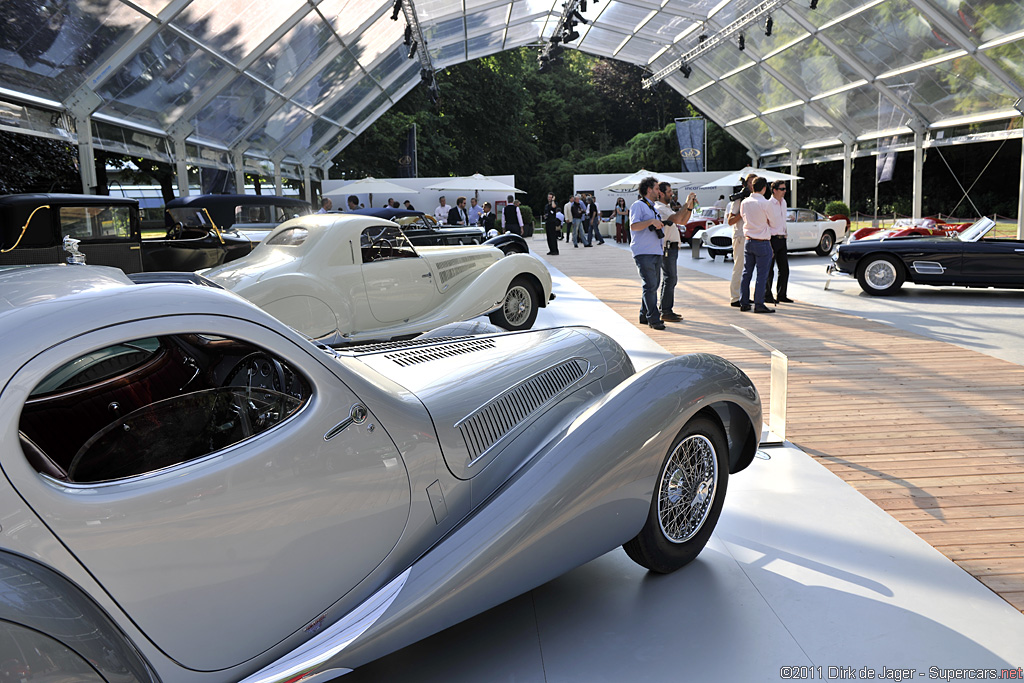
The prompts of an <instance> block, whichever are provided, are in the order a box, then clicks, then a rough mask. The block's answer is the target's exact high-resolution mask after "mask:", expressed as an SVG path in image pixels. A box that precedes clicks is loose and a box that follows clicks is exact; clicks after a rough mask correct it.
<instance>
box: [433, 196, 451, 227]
mask: <svg viewBox="0 0 1024 683" xmlns="http://www.w3.org/2000/svg"><path fill="white" fill-rule="evenodd" d="M437 201H438V204H437V208H436V209H434V218H436V219H437V222H438V223H440V224H441V225H444V224H445V222H447V220H448V210H449V209H451V208H452V207H450V206H447V205H445V203H444V195H441V196H440V197H438V198H437Z"/></svg>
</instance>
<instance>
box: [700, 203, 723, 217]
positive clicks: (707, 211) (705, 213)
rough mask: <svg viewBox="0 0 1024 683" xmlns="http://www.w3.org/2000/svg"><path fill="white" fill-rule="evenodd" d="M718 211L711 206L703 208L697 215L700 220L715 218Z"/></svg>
mask: <svg viewBox="0 0 1024 683" xmlns="http://www.w3.org/2000/svg"><path fill="white" fill-rule="evenodd" d="M719 211H720V209H716V208H715V207H713V206H705V207H704V208H703V209H701V210H700V213H699V214H697V215H698V216H700V217H701V218H717V217H718V212H719Z"/></svg>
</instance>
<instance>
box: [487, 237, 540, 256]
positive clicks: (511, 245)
mask: <svg viewBox="0 0 1024 683" xmlns="http://www.w3.org/2000/svg"><path fill="white" fill-rule="evenodd" d="M484 244H487V245H490V246H492V247H497V248H498V249H501V250H502V252H504V253H505V255H506V256H507V255H508V254H529V253H530V245H529V244H527V243H526V240H525V239H523V238H522V237H520V236H519V235H515V234H513V233H511V232H506V233H505V234H504V235H498V236H497V237H492V238H491V239H489V240H487V241H486V242H484Z"/></svg>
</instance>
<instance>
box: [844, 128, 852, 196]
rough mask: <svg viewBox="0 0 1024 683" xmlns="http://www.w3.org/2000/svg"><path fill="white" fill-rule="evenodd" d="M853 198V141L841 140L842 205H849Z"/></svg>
mask: <svg viewBox="0 0 1024 683" xmlns="http://www.w3.org/2000/svg"><path fill="white" fill-rule="evenodd" d="M852 198H853V140H850V139H849V138H847V139H845V140H843V203H844V204H846V205H847V206H849V205H850V202H851V199H852Z"/></svg>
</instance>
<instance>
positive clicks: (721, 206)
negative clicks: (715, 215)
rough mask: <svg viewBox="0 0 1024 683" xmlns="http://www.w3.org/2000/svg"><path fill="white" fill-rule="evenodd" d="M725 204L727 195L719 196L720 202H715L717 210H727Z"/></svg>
mask: <svg viewBox="0 0 1024 683" xmlns="http://www.w3.org/2000/svg"><path fill="white" fill-rule="evenodd" d="M725 203H726V202H725V195H724V194H720V195H718V201H717V202H715V208H716V209H724V208H725Z"/></svg>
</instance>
